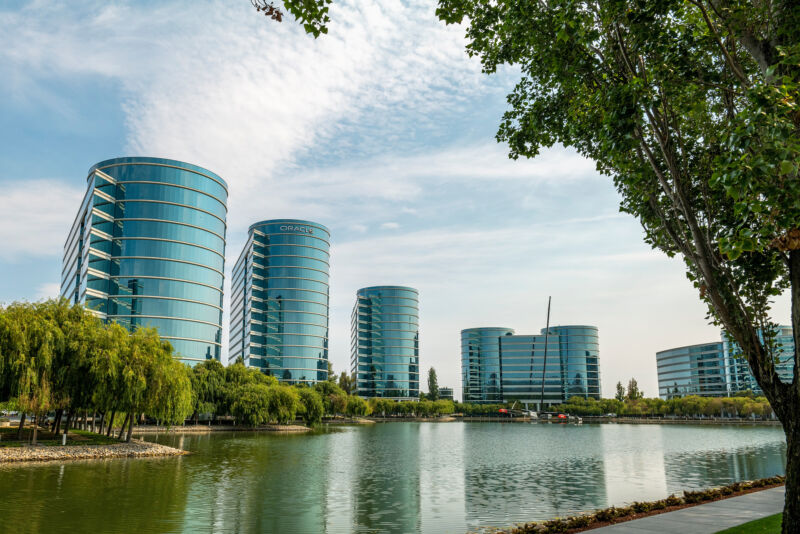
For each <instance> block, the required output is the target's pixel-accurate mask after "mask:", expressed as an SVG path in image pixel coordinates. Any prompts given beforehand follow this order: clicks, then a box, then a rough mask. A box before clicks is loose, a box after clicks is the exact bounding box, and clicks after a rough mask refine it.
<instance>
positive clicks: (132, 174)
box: [97, 158, 228, 203]
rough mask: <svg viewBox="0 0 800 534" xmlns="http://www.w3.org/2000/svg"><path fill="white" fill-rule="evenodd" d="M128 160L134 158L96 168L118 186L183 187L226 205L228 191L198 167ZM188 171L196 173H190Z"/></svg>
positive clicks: (115, 161) (165, 162)
mask: <svg viewBox="0 0 800 534" xmlns="http://www.w3.org/2000/svg"><path fill="white" fill-rule="evenodd" d="M128 159H136V158H119V159H117V160H114V164H112V165H107V166H102V167H97V168H98V169H99V170H101V171H103V172H104V173H106V174H108V175H109V176H111V177H112V178H114V180H116V181H117V182H118V184H119V182H127V181H131V182H137V181H149V182H162V183H168V184H177V185H184V186H186V187H191V188H193V189H199V190H200V191H203V192H205V193H208V194H210V195H212V196H214V197H216V198H218V199H219V200H220V201H221V202H224V203H227V201H228V191H227V189H226V188H225V186H223V185H222V183H221V181H220V180H218V178H217V177H213V178H212V177H211V176H210V175H208V174H207V173H208V171H205V170H203V169H201V168H199V167H196V166H194V165H190V164H186V163H182V162H180V167H183V168H175V167H167V166H164V165H159V164H156V163H141V162H135V161H130V162H126V161H125V160H128ZM176 163H178V162H171V161H169V160H164V164H166V165H175V164H176ZM189 169H192V170H195V171H198V172H192V170H189ZM201 173H202V174H201ZM119 185H124V184H119Z"/></svg>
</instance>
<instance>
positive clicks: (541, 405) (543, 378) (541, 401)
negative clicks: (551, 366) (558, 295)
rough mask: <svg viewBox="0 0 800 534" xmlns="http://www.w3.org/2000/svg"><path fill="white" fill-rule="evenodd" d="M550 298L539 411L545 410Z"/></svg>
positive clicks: (545, 331) (548, 301) (548, 310)
mask: <svg viewBox="0 0 800 534" xmlns="http://www.w3.org/2000/svg"><path fill="white" fill-rule="evenodd" d="M550 298H551V297H547V326H545V329H544V364H543V365H542V393H541V395H540V396H539V411H540V412H542V411H544V380H545V377H546V376H547V375H546V373H547V338H549V337H550ZM540 324H541V323H540Z"/></svg>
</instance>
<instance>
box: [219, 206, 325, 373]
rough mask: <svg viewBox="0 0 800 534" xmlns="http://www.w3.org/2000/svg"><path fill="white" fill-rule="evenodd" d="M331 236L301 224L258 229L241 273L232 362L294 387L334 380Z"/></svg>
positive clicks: (236, 278) (235, 293)
mask: <svg viewBox="0 0 800 534" xmlns="http://www.w3.org/2000/svg"><path fill="white" fill-rule="evenodd" d="M329 272H330V232H329V231H328V229H327V228H325V227H324V226H322V225H320V224H317V223H314V222H311V221H301V220H295V219H277V220H270V221H262V222H259V223H256V224H254V225H252V226H250V230H249V235H248V239H247V243H246V244H245V246H244V249H243V250H242V253H241V254H240V256H239V259H238V260H237V262H236V265H235V266H234V268H233V277H232V279H231V319H230V350H229V352H228V358H229V361H230V362H232V361H234V360H236V358H239V357H241V358H242V359H243V360H244V363H245V364H246V365H248V366H252V367H258V368H259V369H261V370H262V371H264V372H265V373H266V374H268V375H273V376H275V377H277V378H278V379H279V380H281V381H283V382H287V383H291V384H295V383H301V382H302V383H308V384H313V383H316V382H319V381H324V380H327V379H328V283H329V282H328V280H329Z"/></svg>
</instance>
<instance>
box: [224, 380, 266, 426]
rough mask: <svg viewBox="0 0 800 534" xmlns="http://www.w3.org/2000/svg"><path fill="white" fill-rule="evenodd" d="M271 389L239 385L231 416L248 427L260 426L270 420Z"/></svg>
mask: <svg viewBox="0 0 800 534" xmlns="http://www.w3.org/2000/svg"><path fill="white" fill-rule="evenodd" d="M270 397H271V389H270V387H269V386H266V385H264V384H256V383H254V382H251V383H249V384H238V385H237V386H236V398H235V399H234V400H233V402H232V403H231V415H233V416H234V417H235V418H236V421H237V422H239V423H240V424H242V425H246V426H251V427H255V426H259V425H263V424H266V423H268V422H269V420H270V415H271V414H270V408H271V406H270V404H271V402H270V401H271V398H270Z"/></svg>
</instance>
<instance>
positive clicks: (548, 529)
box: [506, 476, 786, 534]
mask: <svg viewBox="0 0 800 534" xmlns="http://www.w3.org/2000/svg"><path fill="white" fill-rule="evenodd" d="M785 480H786V477H783V476H775V477H769V478H762V479H759V480H752V481H749V482H735V483H733V484H730V485H728V486H723V487H721V488H709V489H706V490H702V491H684V492H683V497H678V496H677V495H670V496H669V497H667V498H666V499H661V500H659V501H652V502H634V503H632V504H631V505H629V506H622V507H617V506H611V507H610V508H604V509H602V510H597V511H595V512H594V513H591V514H582V515H576V516H571V517H557V518H555V519H550V520H548V521H537V522H533V523H525V524H522V525H517V526H515V527H513V528H512V529H510V530H508V531H506V532H509V533H510V534H556V533H563V532H570V531H573V530H576V529H582V528H586V527H591V526H594V525H597V524H599V523H616V522H618V521H620V520H629V519H634V518H635V516H636V515H639V514H642V515H644V514H648V513H650V512H654V511H659V510H666V509H667V508H672V507H675V506H683V505H687V504H688V505H691V504H697V503H701V502H706V501H713V500H716V499H720V498H722V497H725V496H728V495H734V494H736V493H741V492H745V491H748V490H751V489H757V488H764V487H767V486H775V485H778V484H783V483H784V481H785Z"/></svg>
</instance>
